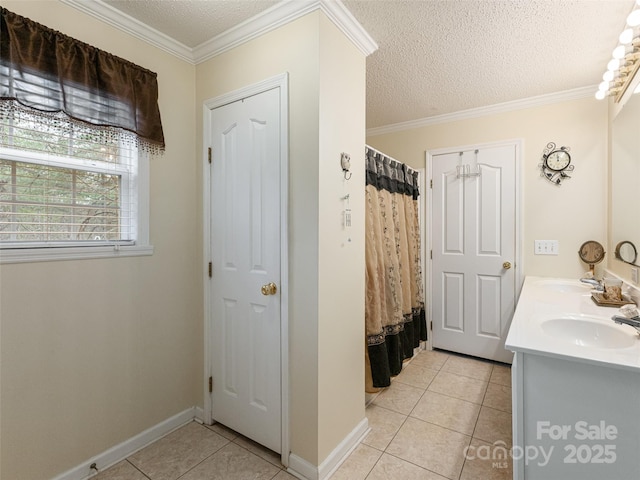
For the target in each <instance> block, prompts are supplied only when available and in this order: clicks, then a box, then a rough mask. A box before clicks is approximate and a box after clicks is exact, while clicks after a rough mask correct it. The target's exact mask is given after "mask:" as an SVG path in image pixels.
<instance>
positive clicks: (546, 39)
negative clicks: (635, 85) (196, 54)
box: [105, 0, 634, 128]
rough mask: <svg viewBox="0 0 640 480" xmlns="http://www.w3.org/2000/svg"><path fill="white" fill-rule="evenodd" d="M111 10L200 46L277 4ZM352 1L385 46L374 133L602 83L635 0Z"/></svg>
mask: <svg viewBox="0 0 640 480" xmlns="http://www.w3.org/2000/svg"><path fill="white" fill-rule="evenodd" d="M293 1H295V0H293ZM105 3H108V4H110V5H111V6H113V7H115V8H117V9H120V10H122V11H123V12H124V13H126V14H128V15H130V16H132V17H134V18H136V19H138V20H140V21H142V22H143V23H145V24H147V25H149V26H151V27H153V28H155V29H156V30H158V31H160V32H162V33H165V34H166V35H168V36H170V37H172V38H174V39H175V40H177V41H178V42H180V43H182V44H184V45H186V46H188V47H195V46H197V45H199V44H201V43H203V42H205V41H206V40H209V39H210V38H213V37H215V36H216V35H218V34H219V33H222V32H223V31H225V30H227V29H229V28H231V27H232V26H234V25H236V24H238V23H240V22H242V21H244V20H247V19H248V18H250V17H252V16H254V15H256V14H258V13H260V12H261V11H263V10H265V9H267V8H269V7H271V6H272V5H274V4H275V3H277V2H275V1H268V0H257V1H250V0H207V1H205V0H129V1H126V0H106V1H105ZM343 3H344V5H345V6H346V7H347V8H348V9H349V10H350V11H351V13H353V15H354V16H355V17H356V19H357V20H358V21H359V22H360V23H361V24H362V26H363V27H364V29H365V30H366V31H367V32H368V33H369V34H370V35H371V36H372V37H373V39H374V40H375V41H376V42H377V43H378V45H379V50H378V51H376V52H375V53H373V54H372V55H370V56H369V57H368V59H367V128H373V127H380V126H385V125H390V124H395V123H400V122H405V121H411V120H418V119H423V118H426V117H431V116H435V115H442V114H446V113H453V112H457V111H462V110H467V109H470V108H475V107H483V106H489V105H494V104H498V103H503V102H508V101H513V100H521V99H524V98H529V97H533V96H537V95H544V94H551V93H556V92H561V91H565V90H571V89H575V88H580V87H586V86H595V85H597V84H598V83H599V82H600V81H601V80H602V73H604V70H605V68H606V64H607V62H608V61H609V59H610V57H611V51H612V50H613V48H614V47H615V46H616V42H617V37H618V34H619V33H620V31H621V30H622V28H623V26H624V22H625V18H626V16H627V15H628V13H629V12H630V11H631V9H632V8H633V5H634V0H413V1H410V0H383V1H379V0H344V1H343ZM594 93H595V89H594Z"/></svg>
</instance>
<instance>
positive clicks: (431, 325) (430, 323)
mask: <svg viewBox="0 0 640 480" xmlns="http://www.w3.org/2000/svg"><path fill="white" fill-rule="evenodd" d="M429 330H430V331H432V332H433V322H429Z"/></svg>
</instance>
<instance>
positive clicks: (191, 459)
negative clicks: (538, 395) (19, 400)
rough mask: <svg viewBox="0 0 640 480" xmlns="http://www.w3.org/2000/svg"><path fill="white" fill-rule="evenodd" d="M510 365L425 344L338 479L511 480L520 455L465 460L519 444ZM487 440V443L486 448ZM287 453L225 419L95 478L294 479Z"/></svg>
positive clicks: (376, 410)
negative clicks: (284, 460)
mask: <svg viewBox="0 0 640 480" xmlns="http://www.w3.org/2000/svg"><path fill="white" fill-rule="evenodd" d="M510 385H511V374H510V369H509V367H508V366H504V365H501V364H496V363H493V362H486V361H482V360H478V359H474V358H469V357H464V356H461V355H456V354H450V353H445V352H439V351H423V352H421V353H419V354H418V355H416V356H415V357H414V358H413V359H412V360H411V361H410V362H409V363H408V364H406V365H405V366H404V368H403V371H402V373H401V374H400V375H398V376H397V377H396V378H395V379H394V380H393V381H392V383H391V386H390V387H389V388H386V389H384V390H383V391H382V392H380V393H379V394H377V395H376V397H375V398H374V399H373V401H372V402H371V403H370V404H369V406H368V407H367V409H366V414H367V418H368V419H369V426H370V427H371V432H370V433H369V434H368V435H367V436H366V437H365V439H364V440H363V442H362V444H360V445H359V446H358V447H357V448H356V449H355V450H354V451H353V453H352V454H351V455H350V456H349V457H348V458H347V460H346V461H345V462H344V463H343V464H342V465H341V466H340V468H339V469H338V470H337V471H336V472H335V473H334V474H333V476H332V477H331V480H365V479H366V480H445V479H451V480H507V479H511V478H512V467H511V462H510V461H507V462H504V461H498V462H496V461H493V460H490V459H489V460H484V459H467V460H465V455H464V450H465V448H467V447H469V448H468V451H469V452H472V453H476V452H477V454H478V456H481V452H484V453H486V452H493V450H492V448H491V447H492V446H493V445H494V443H495V444H496V445H501V444H500V443H498V442H504V444H506V446H507V449H508V448H509V446H510V445H511V386H510ZM480 447H482V448H480ZM294 478H295V477H293V476H292V475H290V474H289V473H287V472H286V471H285V470H284V468H283V467H282V465H280V457H279V455H277V454H275V453H274V452H271V451H269V450H267V449H265V448H264V447H262V446H260V445H258V444H256V443H254V442H252V441H251V440H249V439H247V438H245V437H243V436H242V435H239V434H237V433H235V432H233V431H231V430H229V429H227V428H225V427H223V426H221V425H213V426H204V425H200V424H198V423H196V422H192V423H189V424H187V425H186V426H184V427H182V428H180V429H178V430H176V431H174V432H173V433H171V434H169V435H167V436H166V437H164V438H162V439H160V440H158V441H157V442H155V443H153V444H151V445H149V446H148V447H146V448H144V449H143V450H140V451H139V452H137V453H135V454H134V455H132V456H130V457H129V458H127V459H126V460H123V461H122V462H120V463H118V464H116V465H114V466H113V467H111V468H110V469H108V470H105V471H104V472H101V473H99V474H98V475H97V476H95V477H94V480H178V479H180V480H218V479H219V480H236V479H238V480H240V479H242V480H244V479H252V480H286V479H294Z"/></svg>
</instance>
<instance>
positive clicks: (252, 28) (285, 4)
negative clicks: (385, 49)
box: [59, 0, 378, 65]
mask: <svg viewBox="0 0 640 480" xmlns="http://www.w3.org/2000/svg"><path fill="white" fill-rule="evenodd" d="M59 1H60V2H62V3H64V4H65V5H69V6H70V7H73V8H75V9H76V10H79V11H81V12H83V13H85V14H87V15H90V16H92V17H94V18H97V19H98V20H101V21H103V22H105V23H107V24H108V25H111V26H112V27H115V28H117V29H118V30H121V31H123V32H126V33H128V34H129V35H132V36H134V37H136V38H138V39H140V40H143V41H145V42H147V43H149V44H151V45H153V46H155V47H157V48H159V49H161V50H163V51H165V52H168V53H170V54H172V55H174V56H176V57H178V58H180V59H181V60H184V61H186V62H188V63H191V64H193V65H197V64H198V63H201V62H204V61H206V60H209V59H211V58H213V57H215V56H217V55H220V54H221V53H224V52H226V51H228V50H231V49H232V48H235V47H237V46H239V45H242V44H243V43H245V42H248V41H250V40H253V39H255V38H257V37H259V36H260V35H263V34H265V33H267V32H270V31H272V30H275V29H277V28H280V27H282V26H283V25H286V24H287V23H289V22H292V21H294V20H297V19H298V18H300V17H303V16H304V15H307V14H309V13H311V12H313V11H315V10H321V11H322V12H323V13H324V14H325V15H326V16H327V17H328V18H329V19H330V20H331V21H332V22H333V23H334V24H335V25H336V26H337V27H338V29H339V30H340V31H341V32H342V33H343V34H344V35H345V36H346V37H347V38H349V40H351V42H353V44H354V45H355V46H356V47H357V48H358V49H359V50H360V51H361V52H362V53H363V54H364V55H365V56H368V55H370V54H371V53H373V52H375V51H376V50H377V49H378V45H377V44H376V42H375V41H374V40H373V39H372V38H371V36H370V35H369V34H368V33H367V32H366V31H365V29H364V28H363V27H362V25H360V23H358V21H357V20H356V19H355V17H354V16H353V15H352V14H351V12H349V10H347V8H346V7H345V6H344V5H343V3H342V2H341V1H340V0H284V1H282V2H280V3H278V4H276V5H274V6H272V7H270V8H268V9H267V10H265V11H264V12H261V13H260V14H258V15H256V16H254V17H252V18H250V19H248V20H246V21H244V22H242V23H240V24H238V25H236V26H235V27H232V28H230V29H229V30H227V31H225V32H223V33H221V34H220V35H217V36H215V37H213V38H212V39H210V40H207V41H206V42H203V43H201V44H200V45H197V46H196V47H194V48H190V47H187V46H186V45H184V44H182V43H180V42H178V41H176V40H174V39H173V38H171V37H169V36H168V35H165V34H164V33H162V32H159V31H158V30H156V29H154V28H152V27H150V26H148V25H146V24H144V23H142V22H141V21H139V20H137V19H135V18H133V17H131V16H129V15H127V14H126V13H123V12H122V11H120V10H118V9H116V8H114V7H112V6H111V5H109V4H107V3H104V2H102V1H101V0H59Z"/></svg>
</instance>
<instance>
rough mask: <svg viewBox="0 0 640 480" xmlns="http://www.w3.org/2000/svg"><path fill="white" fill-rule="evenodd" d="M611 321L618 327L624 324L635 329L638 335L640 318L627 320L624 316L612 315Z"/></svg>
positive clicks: (639, 332)
mask: <svg viewBox="0 0 640 480" xmlns="http://www.w3.org/2000/svg"><path fill="white" fill-rule="evenodd" d="M611 320H613V321H614V322H616V323H617V324H618V325H622V324H625V325H629V326H630V327H633V328H635V329H636V331H637V332H638V334H639V335H640V316H637V317H631V318H629V317H625V316H624V315H614V316H613V317H611Z"/></svg>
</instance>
